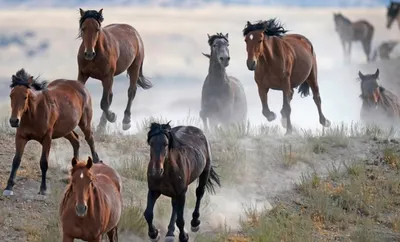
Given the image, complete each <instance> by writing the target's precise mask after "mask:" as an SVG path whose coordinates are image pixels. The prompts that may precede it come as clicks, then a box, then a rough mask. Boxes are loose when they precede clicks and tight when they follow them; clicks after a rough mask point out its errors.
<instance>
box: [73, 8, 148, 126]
mask: <svg viewBox="0 0 400 242" xmlns="http://www.w3.org/2000/svg"><path fill="white" fill-rule="evenodd" d="M79 10H80V15H81V18H80V20H79V30H80V33H79V36H80V37H81V38H82V43H81V45H80V47H79V50H78V56H77V57H78V71H79V72H78V80H79V81H81V82H82V83H86V81H87V80H88V78H89V77H92V78H95V79H98V80H101V82H102V85H103V95H102V97H101V102H100V107H101V109H102V110H103V113H102V116H101V118H100V123H99V126H98V128H99V129H100V131H102V130H104V129H105V126H106V124H107V120H108V121H109V122H111V123H114V122H115V121H116V119H117V116H116V114H115V113H114V112H113V111H111V110H110V105H111V103H112V99H113V92H112V87H113V82H114V76H116V75H119V74H121V73H122V72H124V71H125V70H126V71H127V74H128V76H129V79H130V84H129V88H128V103H127V105H126V109H125V111H124V119H123V121H122V128H123V130H128V129H129V128H130V127H131V106H132V101H133V99H134V98H135V95H136V90H137V85H138V86H140V87H142V88H143V89H149V88H151V87H152V83H151V82H150V81H149V80H148V79H146V78H145V77H144V76H143V60H144V45H143V41H142V39H141V37H140V35H139V33H138V32H137V31H136V29H134V28H133V27H132V26H130V25H127V24H110V25H107V26H105V27H101V23H102V22H103V19H104V18H103V9H101V10H100V11H96V10H87V11H84V10H82V9H79Z"/></svg>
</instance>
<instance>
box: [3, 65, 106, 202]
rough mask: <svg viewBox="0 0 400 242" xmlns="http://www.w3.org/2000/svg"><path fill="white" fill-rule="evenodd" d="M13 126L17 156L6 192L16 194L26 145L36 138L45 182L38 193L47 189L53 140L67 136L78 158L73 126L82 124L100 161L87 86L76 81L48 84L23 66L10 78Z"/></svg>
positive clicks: (58, 80)
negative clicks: (96, 148)
mask: <svg viewBox="0 0 400 242" xmlns="http://www.w3.org/2000/svg"><path fill="white" fill-rule="evenodd" d="M10 88H11V93H10V99H11V117H10V120H9V122H10V125H11V127H13V128H16V129H17V132H16V134H15V155H14V159H13V162H12V168H11V173H10V177H9V178H8V182H7V186H6V189H5V190H4V191H3V195H5V196H11V195H13V191H12V189H13V187H14V184H15V182H14V179H15V176H16V173H17V170H18V168H19V166H20V164H21V157H22V155H23V153H24V149H25V145H26V143H27V142H28V141H30V140H36V141H38V142H40V144H41V145H42V155H41V157H40V169H41V172H42V181H41V184H40V191H39V194H41V195H45V194H46V190H47V185H46V173H47V168H48V159H49V153H50V147H51V142H52V140H53V139H57V138H61V137H64V138H66V139H67V140H68V141H69V142H70V143H71V145H72V148H73V156H74V157H75V158H77V159H78V157H79V146H80V144H79V136H78V134H77V133H76V132H74V129H75V128H76V127H77V126H79V128H80V129H81V130H82V132H83V134H84V135H85V139H86V142H87V143H88V145H89V147H90V151H91V153H92V156H93V159H94V161H95V162H98V161H99V157H98V155H97V152H96V150H95V145H94V139H93V132H92V126H91V125H92V115H93V110H92V99H91V96H90V93H89V91H88V90H87V89H86V87H85V85H83V84H82V83H80V82H78V81H76V80H66V79H57V80H54V81H52V82H50V83H49V84H48V85H47V82H46V81H43V82H41V83H40V82H38V81H37V78H36V79H34V78H33V76H31V75H30V74H28V73H27V72H26V71H25V70H24V69H21V70H19V71H17V72H16V74H15V75H12V77H11V85H10Z"/></svg>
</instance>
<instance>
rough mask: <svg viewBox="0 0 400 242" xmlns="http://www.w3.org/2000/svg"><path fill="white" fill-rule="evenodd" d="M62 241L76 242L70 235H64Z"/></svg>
mask: <svg viewBox="0 0 400 242" xmlns="http://www.w3.org/2000/svg"><path fill="white" fill-rule="evenodd" d="M62 241H63V242H74V238H71V237H69V236H68V235H66V234H63V237H62Z"/></svg>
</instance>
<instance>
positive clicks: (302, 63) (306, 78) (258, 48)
mask: <svg viewBox="0 0 400 242" xmlns="http://www.w3.org/2000/svg"><path fill="white" fill-rule="evenodd" d="M286 32H287V30H285V29H284V28H283V26H282V25H281V24H280V23H279V22H278V21H277V20H276V19H275V18H274V19H269V20H266V21H259V22H257V23H251V22H250V21H247V24H246V25H245V27H244V29H243V36H244V41H245V42H246V51H247V62H246V64H247V68H248V69H249V70H250V71H254V80H255V81H256V83H257V87H258V94H259V96H260V100H261V104H262V114H263V115H264V116H265V117H266V118H267V120H268V121H269V122H271V121H273V120H275V119H276V114H275V113H274V112H272V111H271V110H270V108H269V106H268V92H269V90H270V89H273V90H281V91H282V92H283V106H282V109H281V115H282V119H281V122H282V126H283V127H285V128H286V134H287V135H288V134H291V133H292V122H291V118H290V114H291V106H290V102H291V100H292V98H293V89H294V88H297V87H299V89H298V92H299V93H300V94H301V96H302V97H306V96H308V95H309V94H310V87H311V90H312V92H313V99H314V102H315V105H316V106H317V109H318V114H319V122H320V124H321V125H323V126H324V127H329V126H330V125H331V122H330V121H329V120H328V119H327V118H325V116H324V114H323V112H322V108H321V97H320V93H319V87H318V79H317V60H316V56H315V53H314V47H313V45H312V43H311V41H310V40H309V39H307V38H306V37H305V36H303V35H300V34H286Z"/></svg>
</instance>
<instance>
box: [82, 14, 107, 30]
mask: <svg viewBox="0 0 400 242" xmlns="http://www.w3.org/2000/svg"><path fill="white" fill-rule="evenodd" d="M88 18H92V19H94V20H96V21H97V22H98V23H99V24H100V25H101V23H102V22H103V21H104V17H103V15H102V14H100V13H99V12H97V11H96V10H86V11H85V13H84V14H83V16H81V18H80V19H79V28H81V27H82V24H83V22H85V20H86V19H88Z"/></svg>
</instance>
